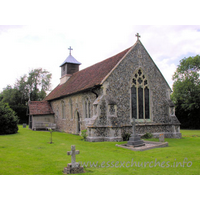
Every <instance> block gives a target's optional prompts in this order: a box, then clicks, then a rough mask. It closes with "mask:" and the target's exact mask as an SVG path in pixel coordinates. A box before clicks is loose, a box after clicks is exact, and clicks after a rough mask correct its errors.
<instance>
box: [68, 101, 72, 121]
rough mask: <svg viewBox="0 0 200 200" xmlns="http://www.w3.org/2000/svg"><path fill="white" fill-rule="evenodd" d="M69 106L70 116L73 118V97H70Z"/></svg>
mask: <svg viewBox="0 0 200 200" xmlns="http://www.w3.org/2000/svg"><path fill="white" fill-rule="evenodd" d="M69 107H70V118H71V119H73V104H72V100H71V99H69Z"/></svg>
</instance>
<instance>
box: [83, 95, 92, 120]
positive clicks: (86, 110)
mask: <svg viewBox="0 0 200 200" xmlns="http://www.w3.org/2000/svg"><path fill="white" fill-rule="evenodd" d="M83 116H84V118H85V119H89V118H91V103H90V99H89V97H85V98H84V99H83Z"/></svg>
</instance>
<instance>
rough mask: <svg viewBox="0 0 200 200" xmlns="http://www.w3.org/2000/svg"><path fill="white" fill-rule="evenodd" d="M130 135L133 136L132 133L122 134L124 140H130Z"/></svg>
mask: <svg viewBox="0 0 200 200" xmlns="http://www.w3.org/2000/svg"><path fill="white" fill-rule="evenodd" d="M130 136H131V133H123V134H122V139H123V141H129V138H130Z"/></svg>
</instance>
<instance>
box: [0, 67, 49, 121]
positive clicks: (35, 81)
mask: <svg viewBox="0 0 200 200" xmlns="http://www.w3.org/2000/svg"><path fill="white" fill-rule="evenodd" d="M51 76H52V75H51V73H49V72H48V71H46V70H43V69H42V68H39V69H33V70H31V71H30V72H29V74H28V75H26V74H25V75H23V76H21V77H20V78H19V79H17V80H16V83H15V85H14V87H12V86H10V85H8V86H7V87H6V88H4V89H3V92H2V93H1V94H0V101H2V102H4V103H8V104H9V105H10V107H11V108H12V109H13V110H14V111H15V112H16V113H17V115H18V116H19V118H20V123H27V116H26V110H27V102H28V100H29V97H30V100H31V101H41V100H43V99H44V98H45V97H46V95H47V92H48V91H49V90H50V85H51V83H50V81H51Z"/></svg>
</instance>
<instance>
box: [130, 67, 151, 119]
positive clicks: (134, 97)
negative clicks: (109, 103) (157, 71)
mask: <svg viewBox="0 0 200 200" xmlns="http://www.w3.org/2000/svg"><path fill="white" fill-rule="evenodd" d="M149 98H150V96H149V86H148V81H147V78H146V76H145V75H144V74H143V72H142V70H141V69H139V70H138V71H137V72H136V73H135V74H134V78H133V80H132V87H131V110H132V118H135V119H150V100H149Z"/></svg>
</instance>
